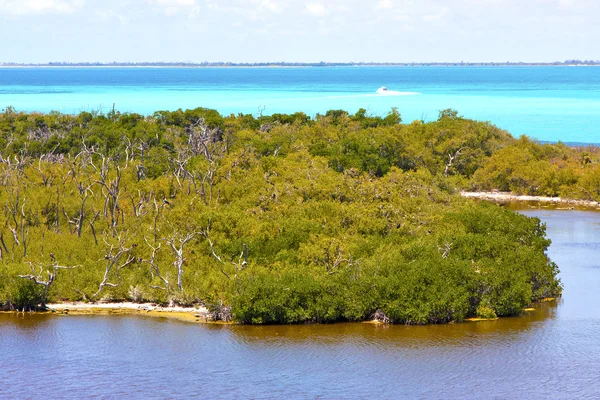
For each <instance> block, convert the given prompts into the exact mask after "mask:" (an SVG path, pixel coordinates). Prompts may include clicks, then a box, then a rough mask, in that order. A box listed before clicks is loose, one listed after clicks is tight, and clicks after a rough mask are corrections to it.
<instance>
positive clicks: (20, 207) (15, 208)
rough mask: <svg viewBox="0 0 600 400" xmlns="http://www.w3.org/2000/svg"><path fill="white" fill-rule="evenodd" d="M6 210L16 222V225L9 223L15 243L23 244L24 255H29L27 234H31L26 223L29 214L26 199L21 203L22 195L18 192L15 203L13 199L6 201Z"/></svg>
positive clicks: (17, 244)
mask: <svg viewBox="0 0 600 400" xmlns="http://www.w3.org/2000/svg"><path fill="white" fill-rule="evenodd" d="M11 197H12V193H11ZM11 200H12V199H11ZM6 211H7V214H8V216H9V218H11V219H12V220H13V223H14V227H13V226H11V225H8V229H10V231H11V233H12V235H13V239H14V245H16V246H20V245H23V257H27V236H28V234H29V227H28V226H27V223H26V222H27V221H26V219H27V216H26V214H25V199H23V203H21V200H20V195H19V193H18V192H17V193H16V195H15V197H14V203H13V201H9V202H7V203H6ZM7 222H8V221H7Z"/></svg>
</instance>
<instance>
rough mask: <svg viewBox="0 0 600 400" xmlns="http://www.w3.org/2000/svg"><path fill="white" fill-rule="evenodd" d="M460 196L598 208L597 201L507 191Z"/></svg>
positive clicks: (494, 200) (503, 201) (472, 193)
mask: <svg viewBox="0 0 600 400" xmlns="http://www.w3.org/2000/svg"><path fill="white" fill-rule="evenodd" d="M461 196H463V197H468V198H473V199H481V200H489V201H493V202H496V203H509V202H538V203H547V204H554V205H564V206H565V209H567V208H575V207H578V208H580V207H583V208H591V209H597V210H600V203H598V202H597V201H590V200H574V199H566V198H562V197H548V196H526V195H517V194H513V193H507V192H461Z"/></svg>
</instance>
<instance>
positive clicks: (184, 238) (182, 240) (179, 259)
mask: <svg viewBox="0 0 600 400" xmlns="http://www.w3.org/2000/svg"><path fill="white" fill-rule="evenodd" d="M194 236H196V232H192V233H187V234H186V235H178V234H174V235H173V237H171V238H170V239H168V240H167V243H168V244H169V246H171V249H172V250H173V253H175V261H173V265H175V267H176V268H177V287H178V288H179V290H181V291H183V263H184V262H185V258H184V257H183V248H184V246H185V245H186V243H188V242H189V241H190V240H192V239H193V238H194ZM176 243H177V244H176Z"/></svg>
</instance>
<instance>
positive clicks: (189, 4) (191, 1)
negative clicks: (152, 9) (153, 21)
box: [146, 0, 198, 16]
mask: <svg viewBox="0 0 600 400" xmlns="http://www.w3.org/2000/svg"><path fill="white" fill-rule="evenodd" d="M146 2H147V3H149V4H153V5H155V6H156V7H157V8H158V9H159V10H160V11H162V12H163V13H164V14H165V15H167V16H173V15H177V14H179V12H180V11H183V10H186V12H189V10H190V9H191V10H192V11H193V13H195V14H197V13H198V7H197V6H196V0H146Z"/></svg>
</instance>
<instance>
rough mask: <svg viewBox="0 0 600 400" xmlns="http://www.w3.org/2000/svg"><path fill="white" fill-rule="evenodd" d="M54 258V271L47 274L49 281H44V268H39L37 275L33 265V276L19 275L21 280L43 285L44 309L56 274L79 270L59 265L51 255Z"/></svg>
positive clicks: (48, 271)
mask: <svg viewBox="0 0 600 400" xmlns="http://www.w3.org/2000/svg"><path fill="white" fill-rule="evenodd" d="M50 256H51V257H52V270H51V271H50V270H46V274H47V275H48V279H47V280H45V281H44V280H42V279H43V278H42V275H43V273H44V271H43V267H42V266H40V267H39V273H36V271H35V268H34V266H33V264H30V266H31V274H28V275H19V278H23V279H29V280H31V281H33V282H34V283H35V284H36V285H42V286H44V295H43V297H42V301H43V303H42V307H44V306H45V305H46V301H47V300H48V290H49V289H50V286H51V285H52V283H53V282H54V280H55V279H56V274H57V272H58V270H59V269H73V268H77V267H78V265H75V266H70V267H67V266H62V265H58V263H57V262H56V260H54V256H53V255H52V254H51V255H50Z"/></svg>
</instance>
